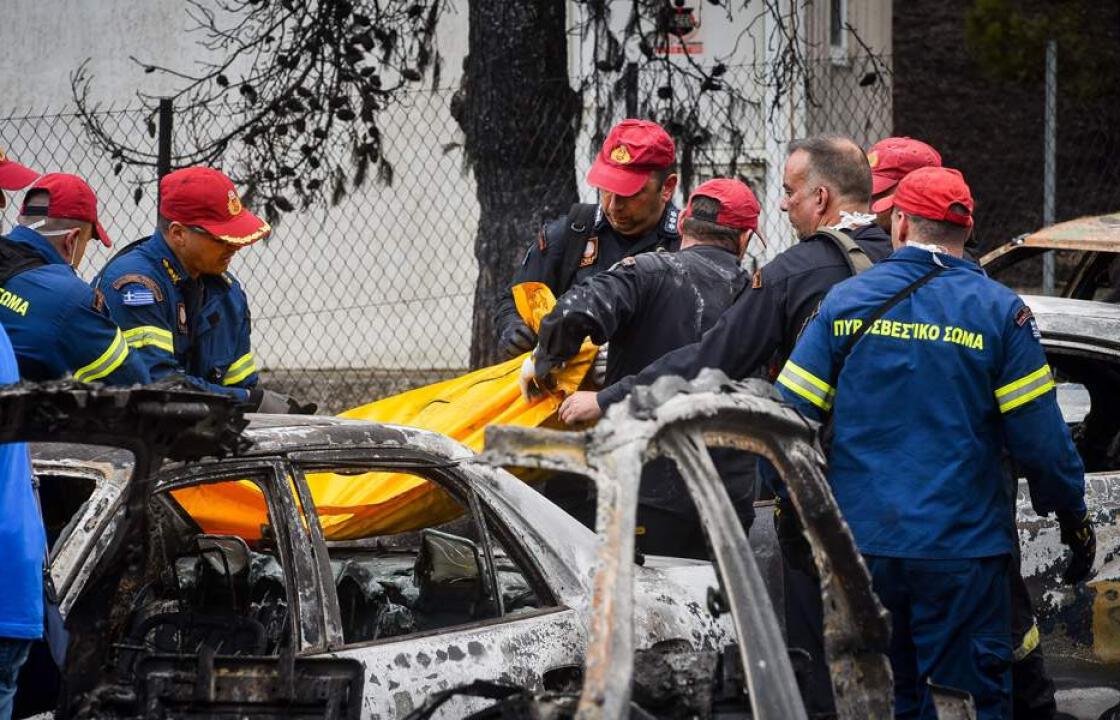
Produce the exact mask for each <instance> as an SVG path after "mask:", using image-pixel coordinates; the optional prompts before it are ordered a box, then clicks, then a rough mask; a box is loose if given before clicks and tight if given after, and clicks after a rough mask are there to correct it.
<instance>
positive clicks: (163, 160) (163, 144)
mask: <svg viewBox="0 0 1120 720" xmlns="http://www.w3.org/2000/svg"><path fill="white" fill-rule="evenodd" d="M173 118H174V114H173V112H172V107H171V98H160V101H159V133H158V135H157V142H158V147H157V150H156V153H157V154H156V177H157V179H158V180H162V179H163V176H164V175H166V174H167V173H169V172H171V135H172V119H173ZM157 195H158V190H157ZM156 208H157V210H156V214H157V217H156V221H157V222H158V220H159V217H158V214H159V210H158V208H159V198H158V197H157V198H156Z"/></svg>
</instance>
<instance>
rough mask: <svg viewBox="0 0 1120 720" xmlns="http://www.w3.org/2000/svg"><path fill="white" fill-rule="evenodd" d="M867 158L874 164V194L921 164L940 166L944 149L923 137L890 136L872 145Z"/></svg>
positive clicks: (872, 186) (872, 168) (885, 189)
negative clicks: (931, 144)
mask: <svg viewBox="0 0 1120 720" xmlns="http://www.w3.org/2000/svg"><path fill="white" fill-rule="evenodd" d="M867 162H868V163H870V164H871V194H872V195H878V194H879V193H882V192H886V191H887V190H890V189H891V188H892V187H894V186H895V185H897V184H898V181H899V180H901V179H902V178H904V177H906V176H907V175H908V174H909V173H912V172H914V171H915V170H917V169H918V168H924V167H941V153H939V152H937V151H936V150H934V149H933V148H932V147H930V146H929V145H927V144H925V143H924V142H922V141H921V140H915V139H914V138H909V137H889V138H885V139H883V140H880V141H879V142H877V143H875V144H874V145H872V146H871V149H870V150H868V151H867Z"/></svg>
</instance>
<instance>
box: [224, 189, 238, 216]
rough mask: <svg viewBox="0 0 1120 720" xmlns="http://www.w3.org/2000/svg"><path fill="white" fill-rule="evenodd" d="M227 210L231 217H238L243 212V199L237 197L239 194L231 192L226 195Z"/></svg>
mask: <svg viewBox="0 0 1120 720" xmlns="http://www.w3.org/2000/svg"><path fill="white" fill-rule="evenodd" d="M226 198H227V200H226V208H227V209H228V210H229V214H230V215H237V214H239V213H240V212H241V198H239V197H237V193H236V192H234V191H233V190H230V191H229V193H228V194H227V195H226Z"/></svg>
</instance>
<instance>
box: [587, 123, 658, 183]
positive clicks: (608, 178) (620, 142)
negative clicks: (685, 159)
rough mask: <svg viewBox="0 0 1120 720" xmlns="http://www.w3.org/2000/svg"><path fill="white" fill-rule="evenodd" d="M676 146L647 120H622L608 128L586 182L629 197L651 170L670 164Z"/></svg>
mask: <svg viewBox="0 0 1120 720" xmlns="http://www.w3.org/2000/svg"><path fill="white" fill-rule="evenodd" d="M676 153H677V147H676V145H674V144H673V138H671V137H669V133H667V132H665V128H663V127H661V126H660V125H658V124H657V123H655V122H650V121H649V120H623V121H622V122H620V123H619V124H617V125H615V126H614V127H613V128H611V131H610V132H609V133H607V139H606V140H604V141H603V147H602V148H600V150H599V154H598V155H597V156H595V162H594V163H593V164H592V165H591V169H590V170H588V171H587V182H588V184H589V185H591V186H592V187H597V188H599V189H600V190H606V191H607V192H612V193H615V194H616V195H622V196H623V197H629V196H630V195H634V194H636V193H637V192H638V191H639V190H641V189H642V186H643V185H645V184H646V180H648V179H649V176H650V174H651V173H653V172H654V171H656V170H664V169H665V168H668V167H670V166H672V164H673V160H674V158H675V157H676Z"/></svg>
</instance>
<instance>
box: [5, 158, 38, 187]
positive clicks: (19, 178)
mask: <svg viewBox="0 0 1120 720" xmlns="http://www.w3.org/2000/svg"><path fill="white" fill-rule="evenodd" d="M37 177H39V173H37V172H35V171H34V170H32V169H31V168H29V167H25V166H23V165H20V164H19V163H17V162H16V161H15V160H9V159H8V156H7V155H5V154H4V151H3V150H0V190H22V189H23V188H25V187H27V186H28V185H30V184H31V183H32V182H33V181H34V180H35V178H37Z"/></svg>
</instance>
